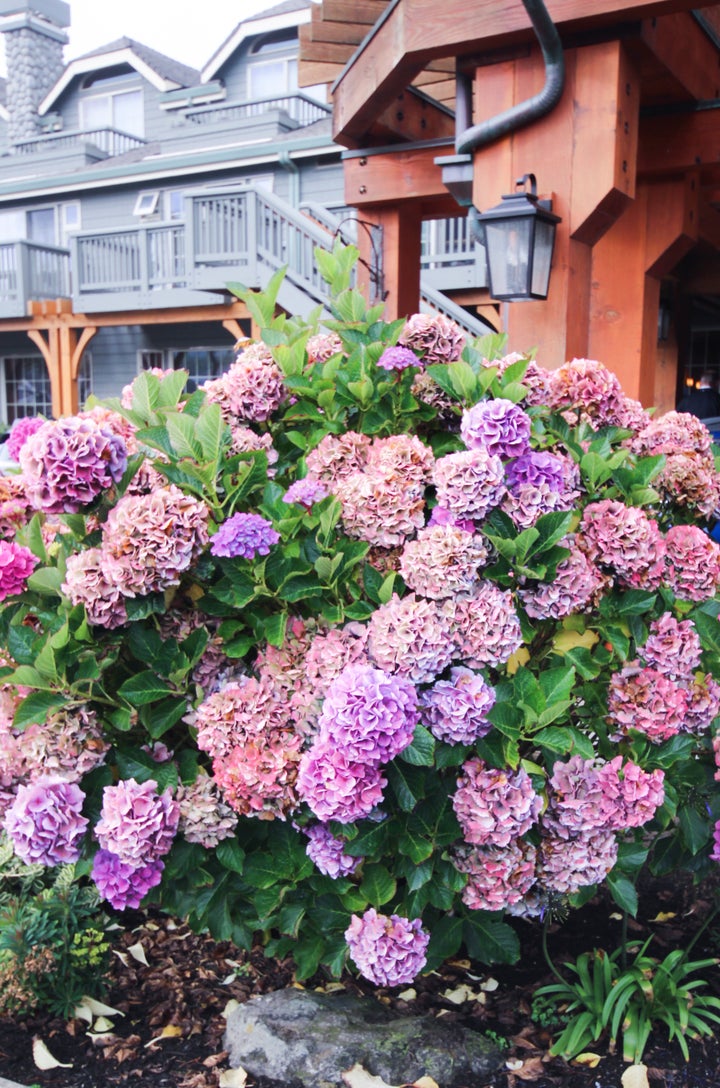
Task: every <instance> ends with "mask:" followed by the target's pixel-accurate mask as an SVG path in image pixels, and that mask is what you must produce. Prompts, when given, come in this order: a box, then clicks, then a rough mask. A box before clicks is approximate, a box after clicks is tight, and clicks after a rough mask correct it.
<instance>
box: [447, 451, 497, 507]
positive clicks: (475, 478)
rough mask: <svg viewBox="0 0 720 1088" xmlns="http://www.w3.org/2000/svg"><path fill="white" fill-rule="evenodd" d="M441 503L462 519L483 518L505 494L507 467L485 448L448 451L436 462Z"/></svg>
mask: <svg viewBox="0 0 720 1088" xmlns="http://www.w3.org/2000/svg"><path fill="white" fill-rule="evenodd" d="M433 480H434V483H435V489H436V492H437V501H438V504H439V505H440V506H442V507H444V508H445V509H446V510H449V511H450V513H451V514H454V515H455V516H456V517H460V518H470V519H472V520H475V521H482V520H483V518H485V517H486V515H487V514H489V512H490V511H491V510H492V509H493V508H494V507H496V506H498V505H499V504H500V502H501V501H502V499H503V498H504V496H505V469H504V467H503V463H502V461H501V460H500V458H499V457H497V456H496V455H495V454H492V453H488V452H487V450H484V449H472V450H466V451H464V452H462V453H448V454H446V456H445V457H439V458H438V459H437V461H436V462H435V469H434V472H433Z"/></svg>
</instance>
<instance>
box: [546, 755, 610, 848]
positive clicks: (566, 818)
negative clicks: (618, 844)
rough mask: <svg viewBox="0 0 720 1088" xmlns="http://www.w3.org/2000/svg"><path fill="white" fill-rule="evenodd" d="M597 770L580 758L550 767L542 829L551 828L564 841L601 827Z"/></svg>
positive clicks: (602, 814)
mask: <svg viewBox="0 0 720 1088" xmlns="http://www.w3.org/2000/svg"><path fill="white" fill-rule="evenodd" d="M597 769H598V761H597V760H595V759H583V758H582V756H572V757H571V758H570V759H569V760H567V762H565V763H563V762H561V761H560V760H558V761H557V762H556V763H554V764H553V769H552V770H553V773H552V776H551V777H550V779H549V783H550V786H551V787H552V793H551V795H550V802H551V803H550V808H549V810H548V812H547V813H546V814H545V816H544V817H543V822H544V824H545V826H546V827H548V826H552V828H553V831H554V832H555V834H559V835H561V836H562V837H565V838H567V837H569V835H573V834H577V833H578V832H582V831H592V830H594V829H595V828H599V827H603V825H604V822H605V810H604V809H603V797H602V787H601V784H600V782H599V780H598V773H597Z"/></svg>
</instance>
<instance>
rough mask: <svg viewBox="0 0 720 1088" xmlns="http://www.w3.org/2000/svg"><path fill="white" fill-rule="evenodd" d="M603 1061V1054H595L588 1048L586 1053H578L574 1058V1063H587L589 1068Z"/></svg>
mask: <svg viewBox="0 0 720 1088" xmlns="http://www.w3.org/2000/svg"><path fill="white" fill-rule="evenodd" d="M601 1061H602V1055H601V1054H593V1053H592V1051H590V1050H588V1051H586V1052H585V1053H584V1054H578V1055H577V1056H576V1057H575V1058H573V1065H587V1066H588V1068H589V1069H594V1068H595V1066H596V1065H599V1064H600V1062H601Z"/></svg>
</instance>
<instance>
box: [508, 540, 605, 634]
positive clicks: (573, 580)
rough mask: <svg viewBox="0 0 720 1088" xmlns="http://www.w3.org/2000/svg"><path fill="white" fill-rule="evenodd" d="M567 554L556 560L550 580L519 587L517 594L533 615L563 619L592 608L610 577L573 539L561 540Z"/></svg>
mask: <svg viewBox="0 0 720 1088" xmlns="http://www.w3.org/2000/svg"><path fill="white" fill-rule="evenodd" d="M563 543H564V545H565V546H566V547H569V548H570V555H569V556H568V557H567V559H563V560H562V561H561V562H560V563H558V567H557V570H556V572H555V576H554V578H553V580H552V581H551V582H543V583H540V584H539V585H536V586H534V587H533V588H523V589H520V590H518V597H519V598H520V601H521V603H522V605H523V607H524V609H525V611H526V612H527V614H528V616H531V617H532V618H533V619H538V620H547V619H554V620H559V619H563V618H564V617H565V616H571V615H572V614H573V613H574V612H584V611H586V610H587V609H589V608H593V607H594V606H595V605H596V604H597V602H598V600H599V599H600V596H601V594H602V593H603V590H605V589H606V588H607V585H608V583H609V581H610V579H609V577H608V576H607V575H604V574H602V573H601V572H600V571H599V570H598V568H597V567H596V566H595V564H594V563H593V562H592V561H591V560H590V559H588V557H587V556H586V555H585V553H584V552H583V551H581V550H580V549H579V548H578V547H577V545H576V544H575V542H574V540H565V541H563Z"/></svg>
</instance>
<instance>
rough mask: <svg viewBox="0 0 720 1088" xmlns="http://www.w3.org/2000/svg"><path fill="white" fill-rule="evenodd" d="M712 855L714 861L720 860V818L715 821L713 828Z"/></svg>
mask: <svg viewBox="0 0 720 1088" xmlns="http://www.w3.org/2000/svg"><path fill="white" fill-rule="evenodd" d="M710 857H711V858H712V860H713V861H720V820H717V821H716V822H715V827H714V828H713V851H712V854H711V855H710Z"/></svg>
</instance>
